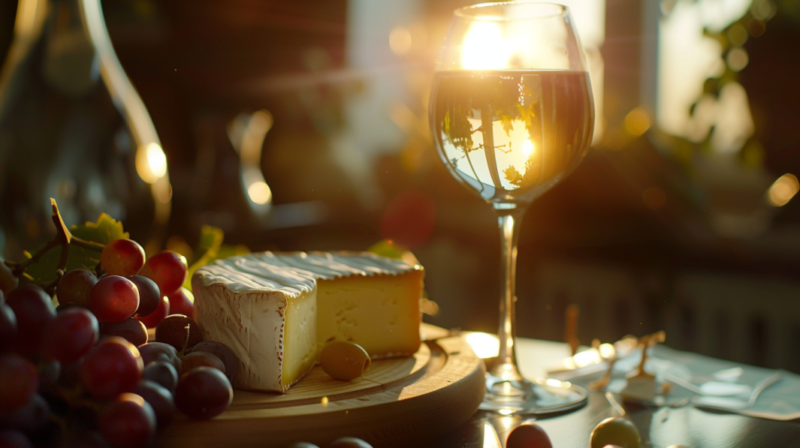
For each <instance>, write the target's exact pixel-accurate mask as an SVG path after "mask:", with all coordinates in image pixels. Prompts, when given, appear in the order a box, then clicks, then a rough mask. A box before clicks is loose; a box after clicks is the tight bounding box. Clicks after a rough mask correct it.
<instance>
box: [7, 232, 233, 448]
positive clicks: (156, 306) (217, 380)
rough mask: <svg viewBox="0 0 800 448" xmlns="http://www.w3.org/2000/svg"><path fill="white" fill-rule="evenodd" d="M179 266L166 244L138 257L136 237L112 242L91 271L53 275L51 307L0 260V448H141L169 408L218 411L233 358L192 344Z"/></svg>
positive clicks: (201, 415) (218, 347) (183, 269)
mask: <svg viewBox="0 0 800 448" xmlns="http://www.w3.org/2000/svg"><path fill="white" fill-rule="evenodd" d="M187 272H188V267H187V263H186V259H185V258H184V257H183V256H181V255H179V254H177V253H175V252H171V251H162V252H159V253H158V254H156V255H154V256H152V257H151V258H150V259H148V260H145V254H144V250H143V249H142V247H141V246H140V245H139V244H138V243H136V242H135V241H132V240H127V239H121V240H116V241H112V242H111V243H109V244H107V245H106V246H105V248H104V249H103V251H102V254H101V258H100V265H99V266H98V269H97V271H96V272H92V271H89V270H86V269H75V270H72V271H68V272H66V273H65V274H64V275H63V276H62V277H61V278H60V280H58V283H57V284H56V287H55V297H56V299H57V302H58V304H59V305H58V308H56V307H55V306H54V304H53V303H54V301H53V299H52V298H51V297H50V296H49V295H48V294H47V293H46V292H45V290H44V289H42V288H40V287H39V286H35V285H31V284H19V281H18V280H17V279H16V278H14V276H13V275H12V273H11V271H10V270H9V269H8V268H7V267H6V266H5V265H4V264H3V263H2V262H0V446H2V447H20V448H22V447H34V446H39V447H58V448H61V447H74V446H87V447H106V446H114V447H140V446H145V445H147V444H149V443H150V442H151V441H152V440H153V438H154V436H155V434H156V430H157V428H161V427H163V426H164V425H167V424H169V423H170V421H171V420H172V419H173V416H174V414H175V412H176V409H177V410H178V411H180V412H182V413H183V414H185V415H187V416H188V417H190V418H192V419H196V420H203V419H209V418H212V417H214V416H216V415H218V414H220V413H222V412H223V411H224V410H225V409H227V407H228V405H229V404H230V402H231V400H232V399H233V389H232V388H231V383H230V380H231V379H232V378H233V376H234V375H235V373H236V369H237V366H238V360H237V359H236V356H235V355H234V354H233V352H232V351H231V350H230V349H229V348H228V347H226V346H225V345H223V344H220V343H217V342H213V341H203V333H202V331H201V330H200V328H199V327H198V325H197V323H196V322H195V321H194V320H193V314H194V311H193V304H192V302H193V300H192V296H191V292H189V291H188V290H186V289H184V288H182V285H183V283H184V281H185V280H186V276H187ZM3 291H5V292H6V294H5V296H4V293H3ZM148 328H154V329H155V339H156V340H155V341H153V342H148V339H149V338H148Z"/></svg>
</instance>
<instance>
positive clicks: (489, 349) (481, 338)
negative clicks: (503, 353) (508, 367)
mask: <svg viewBox="0 0 800 448" xmlns="http://www.w3.org/2000/svg"><path fill="white" fill-rule="evenodd" d="M465 339H466V341H467V343H468V344H469V345H470V346H471V347H472V351H474V352H475V354H476V355H478V358H481V359H486V358H494V357H495V356H497V354H498V353H500V341H499V340H498V339H497V336H495V335H493V334H489V333H482V332H480V331H476V332H470V333H468V334H467V335H466V337H465Z"/></svg>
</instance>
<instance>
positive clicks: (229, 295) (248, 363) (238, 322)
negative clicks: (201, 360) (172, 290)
mask: <svg viewBox="0 0 800 448" xmlns="http://www.w3.org/2000/svg"><path fill="white" fill-rule="evenodd" d="M192 289H193V290H194V293H195V294H194V296H195V303H194V305H195V318H196V320H197V322H198V323H199V324H200V326H201V327H202V329H203V333H204V336H205V339H207V340H211V341H217V342H221V343H223V344H225V345H226V346H228V347H229V348H230V349H231V350H232V351H233V353H234V354H235V355H236V357H237V358H238V359H239V369H238V370H237V373H236V377H235V378H234V379H233V386H234V387H237V388H241V389H251V390H265V391H276V392H285V391H286V390H287V389H288V388H289V387H290V386H291V385H292V384H294V383H295V382H297V381H298V380H300V379H301V378H302V376H303V375H304V374H305V373H306V372H303V373H302V374H301V375H299V376H298V377H297V378H294V379H292V381H290V382H288V383H287V382H286V381H284V378H283V362H284V357H285V356H284V349H285V347H284V345H285V344H284V326H285V310H286V307H287V302H288V300H292V299H290V298H287V297H286V296H285V295H284V294H282V293H280V292H276V291H249V292H244V293H236V292H234V291H232V290H230V289H229V288H227V287H226V286H225V285H224V284H220V283H216V284H212V285H209V286H205V285H204V284H203V283H202V280H201V278H199V277H197V276H195V277H193V279H192ZM307 294H312V295H314V296H315V295H316V290H312V291H310V292H308V293H307ZM310 299H311V300H313V301H314V302H316V297H310ZM295 300H296V299H295ZM314 313H316V310H314ZM314 318H316V315H315V314H314ZM309 331H310V332H312V333H313V334H314V336H313V337H316V336H315V334H316V327H314V326H313V325H312V326H311V327H310V328H309ZM310 351H311V353H312V354H311V355H310V356H313V353H314V352H315V351H316V348H315V347H312V348H311V349H310Z"/></svg>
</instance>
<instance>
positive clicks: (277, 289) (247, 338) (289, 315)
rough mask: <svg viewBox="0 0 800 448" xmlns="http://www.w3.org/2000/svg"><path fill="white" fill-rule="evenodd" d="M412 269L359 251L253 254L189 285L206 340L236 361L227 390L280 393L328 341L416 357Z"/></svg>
mask: <svg viewBox="0 0 800 448" xmlns="http://www.w3.org/2000/svg"><path fill="white" fill-rule="evenodd" d="M423 276H424V271H423V270H422V267H421V266H418V265H415V266H412V265H409V264H406V263H404V262H402V261H399V260H393V259H389V258H384V257H379V256H377V255H374V254H370V253H359V252H334V253H327V252H312V253H304V252H285V253H273V252H263V253H257V254H249V255H244V256H240V257H232V258H228V259H225V260H218V261H216V262H215V263H213V264H211V265H209V266H205V267H202V268H200V269H198V270H197V271H196V272H195V274H194V276H193V277H192V289H193V292H194V296H195V304H194V305H195V317H196V320H197V322H198V324H200V326H201V327H202V328H203V332H204V333H205V337H206V339H207V340H212V341H219V342H222V343H223V344H225V345H227V346H228V347H230V348H231V350H233V352H234V353H235V354H236V355H237V357H238V358H239V363H240V365H239V369H238V371H237V374H236V378H234V387H238V388H242V389H253V390H265V391H276V392H286V391H287V390H288V389H289V387H291V386H292V385H293V384H294V383H296V382H297V381H299V380H300V379H301V378H302V377H303V376H304V375H305V374H306V373H308V371H309V370H311V368H312V367H313V366H314V364H315V362H316V359H317V354H318V352H319V350H320V349H321V347H322V346H324V344H325V343H327V342H329V341H334V340H345V341H353V342H355V343H357V344H359V345H361V346H362V347H364V349H366V350H367V353H369V354H370V356H371V357H373V358H382V357H390V356H404V355H411V354H413V353H415V352H416V351H417V350H418V349H419V345H420V335H419V325H420V322H421V314H420V307H419V302H420V299H421V297H422V280H423Z"/></svg>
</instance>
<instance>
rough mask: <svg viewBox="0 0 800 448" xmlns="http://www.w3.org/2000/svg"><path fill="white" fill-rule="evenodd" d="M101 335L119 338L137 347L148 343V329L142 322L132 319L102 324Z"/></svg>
mask: <svg viewBox="0 0 800 448" xmlns="http://www.w3.org/2000/svg"><path fill="white" fill-rule="evenodd" d="M100 334H102V335H106V336H119V337H121V338H123V339H125V340H127V341H128V342H130V343H131V344H133V345H135V346H139V345H142V344H144V343H146V342H147V328H146V327H145V326H144V324H143V323H142V322H141V321H139V320H137V319H134V318H132V317H129V318H127V319H125V320H121V321H119V322H101V323H100Z"/></svg>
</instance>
